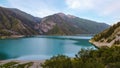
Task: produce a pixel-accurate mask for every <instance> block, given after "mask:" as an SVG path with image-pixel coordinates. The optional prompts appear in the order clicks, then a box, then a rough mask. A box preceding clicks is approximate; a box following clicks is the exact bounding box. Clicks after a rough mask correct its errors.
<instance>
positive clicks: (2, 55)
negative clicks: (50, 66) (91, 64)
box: [0, 36, 95, 60]
mask: <svg viewBox="0 0 120 68" xmlns="http://www.w3.org/2000/svg"><path fill="white" fill-rule="evenodd" d="M91 37H92V36H35V37H27V38H18V39H4V40H0V59H17V60H43V59H48V58H50V57H51V56H54V55H58V54H63V55H67V56H69V57H74V55H75V54H77V52H78V51H80V49H81V48H95V47H94V46H93V45H91V44H90V43H89V42H88V40H89V39H90V38H91Z"/></svg>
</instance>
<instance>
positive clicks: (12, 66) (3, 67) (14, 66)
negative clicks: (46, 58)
mask: <svg viewBox="0 0 120 68" xmlns="http://www.w3.org/2000/svg"><path fill="white" fill-rule="evenodd" d="M32 65H33V62H28V63H23V64H19V62H13V61H12V62H8V63H4V64H0V68H29V67H30V66H32Z"/></svg>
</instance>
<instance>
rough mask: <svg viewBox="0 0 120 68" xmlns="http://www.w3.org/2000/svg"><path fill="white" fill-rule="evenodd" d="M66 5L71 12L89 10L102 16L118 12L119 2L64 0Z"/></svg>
mask: <svg viewBox="0 0 120 68" xmlns="http://www.w3.org/2000/svg"><path fill="white" fill-rule="evenodd" d="M66 4H67V6H68V8H70V9H73V10H79V11H88V10H91V11H95V12H97V13H98V14H100V15H103V16H104V15H112V14H115V13H116V12H120V0H66Z"/></svg>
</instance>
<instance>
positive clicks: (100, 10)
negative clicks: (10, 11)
mask: <svg viewBox="0 0 120 68" xmlns="http://www.w3.org/2000/svg"><path fill="white" fill-rule="evenodd" d="M0 6H2V7H7V8H17V9H20V10H22V11H25V12H27V13H29V14H31V15H33V16H36V17H45V16H48V15H52V14H55V13H60V12H62V13H65V14H70V15H74V16H77V17H80V18H84V19H89V20H93V21H97V22H102V23H107V24H110V25H112V24H115V23H117V22H118V21H120V0H0Z"/></svg>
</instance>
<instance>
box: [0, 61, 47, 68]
mask: <svg viewBox="0 0 120 68" xmlns="http://www.w3.org/2000/svg"><path fill="white" fill-rule="evenodd" d="M8 62H19V64H24V63H29V62H33V65H32V66H30V67H29V68H42V67H41V63H44V62H45V60H4V61H0V65H1V64H5V63H8Z"/></svg>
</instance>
